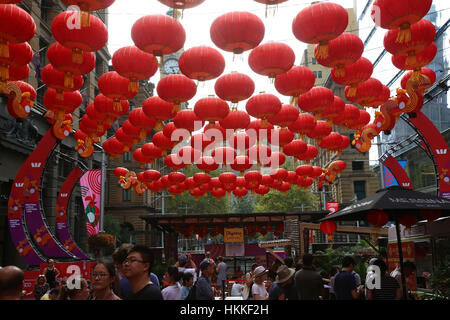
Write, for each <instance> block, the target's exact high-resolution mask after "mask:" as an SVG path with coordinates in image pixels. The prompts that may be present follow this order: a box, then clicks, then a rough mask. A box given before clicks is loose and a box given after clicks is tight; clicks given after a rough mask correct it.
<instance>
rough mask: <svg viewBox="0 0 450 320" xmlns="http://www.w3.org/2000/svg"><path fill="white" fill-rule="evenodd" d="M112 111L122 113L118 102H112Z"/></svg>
mask: <svg viewBox="0 0 450 320" xmlns="http://www.w3.org/2000/svg"><path fill="white" fill-rule="evenodd" d="M113 110H114V111H115V112H119V113H120V112H122V104H121V103H120V100H118V99H117V100H114V102H113Z"/></svg>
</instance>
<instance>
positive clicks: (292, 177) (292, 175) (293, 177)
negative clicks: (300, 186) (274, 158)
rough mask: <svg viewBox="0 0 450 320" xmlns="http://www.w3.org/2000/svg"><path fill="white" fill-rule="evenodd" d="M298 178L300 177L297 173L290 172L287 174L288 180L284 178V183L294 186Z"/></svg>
mask: <svg viewBox="0 0 450 320" xmlns="http://www.w3.org/2000/svg"><path fill="white" fill-rule="evenodd" d="M297 177H298V176H297V173H296V172H295V171H288V174H287V176H286V178H284V181H286V182H289V183H291V184H293V183H295V182H296V181H297Z"/></svg>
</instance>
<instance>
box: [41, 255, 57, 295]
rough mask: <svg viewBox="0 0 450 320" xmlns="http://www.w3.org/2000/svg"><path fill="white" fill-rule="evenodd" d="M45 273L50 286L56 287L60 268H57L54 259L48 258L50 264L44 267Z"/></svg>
mask: <svg viewBox="0 0 450 320" xmlns="http://www.w3.org/2000/svg"><path fill="white" fill-rule="evenodd" d="M43 273H44V275H45V278H46V279H47V282H48V285H49V286H50V288H51V289H53V288H56V285H57V282H56V278H58V277H59V270H58V269H56V268H55V261H54V260H53V259H50V260H48V265H47V267H46V268H44V271H43Z"/></svg>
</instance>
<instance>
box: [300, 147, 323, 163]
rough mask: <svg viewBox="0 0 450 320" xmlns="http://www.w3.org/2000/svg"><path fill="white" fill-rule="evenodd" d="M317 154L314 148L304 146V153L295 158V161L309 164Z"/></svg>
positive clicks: (317, 151)
mask: <svg viewBox="0 0 450 320" xmlns="http://www.w3.org/2000/svg"><path fill="white" fill-rule="evenodd" d="M318 154H319V150H318V149H317V148H316V147H315V146H313V145H311V144H308V145H307V146H306V151H305V153H303V154H301V155H299V156H297V159H298V160H302V161H305V162H306V163H309V162H310V161H311V160H312V159H314V158H315V157H317V155H318Z"/></svg>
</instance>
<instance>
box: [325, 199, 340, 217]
mask: <svg viewBox="0 0 450 320" xmlns="http://www.w3.org/2000/svg"><path fill="white" fill-rule="evenodd" d="M326 209H327V210H328V211H330V213H329V214H332V213H335V212H336V211H338V210H339V202H327V203H326Z"/></svg>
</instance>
